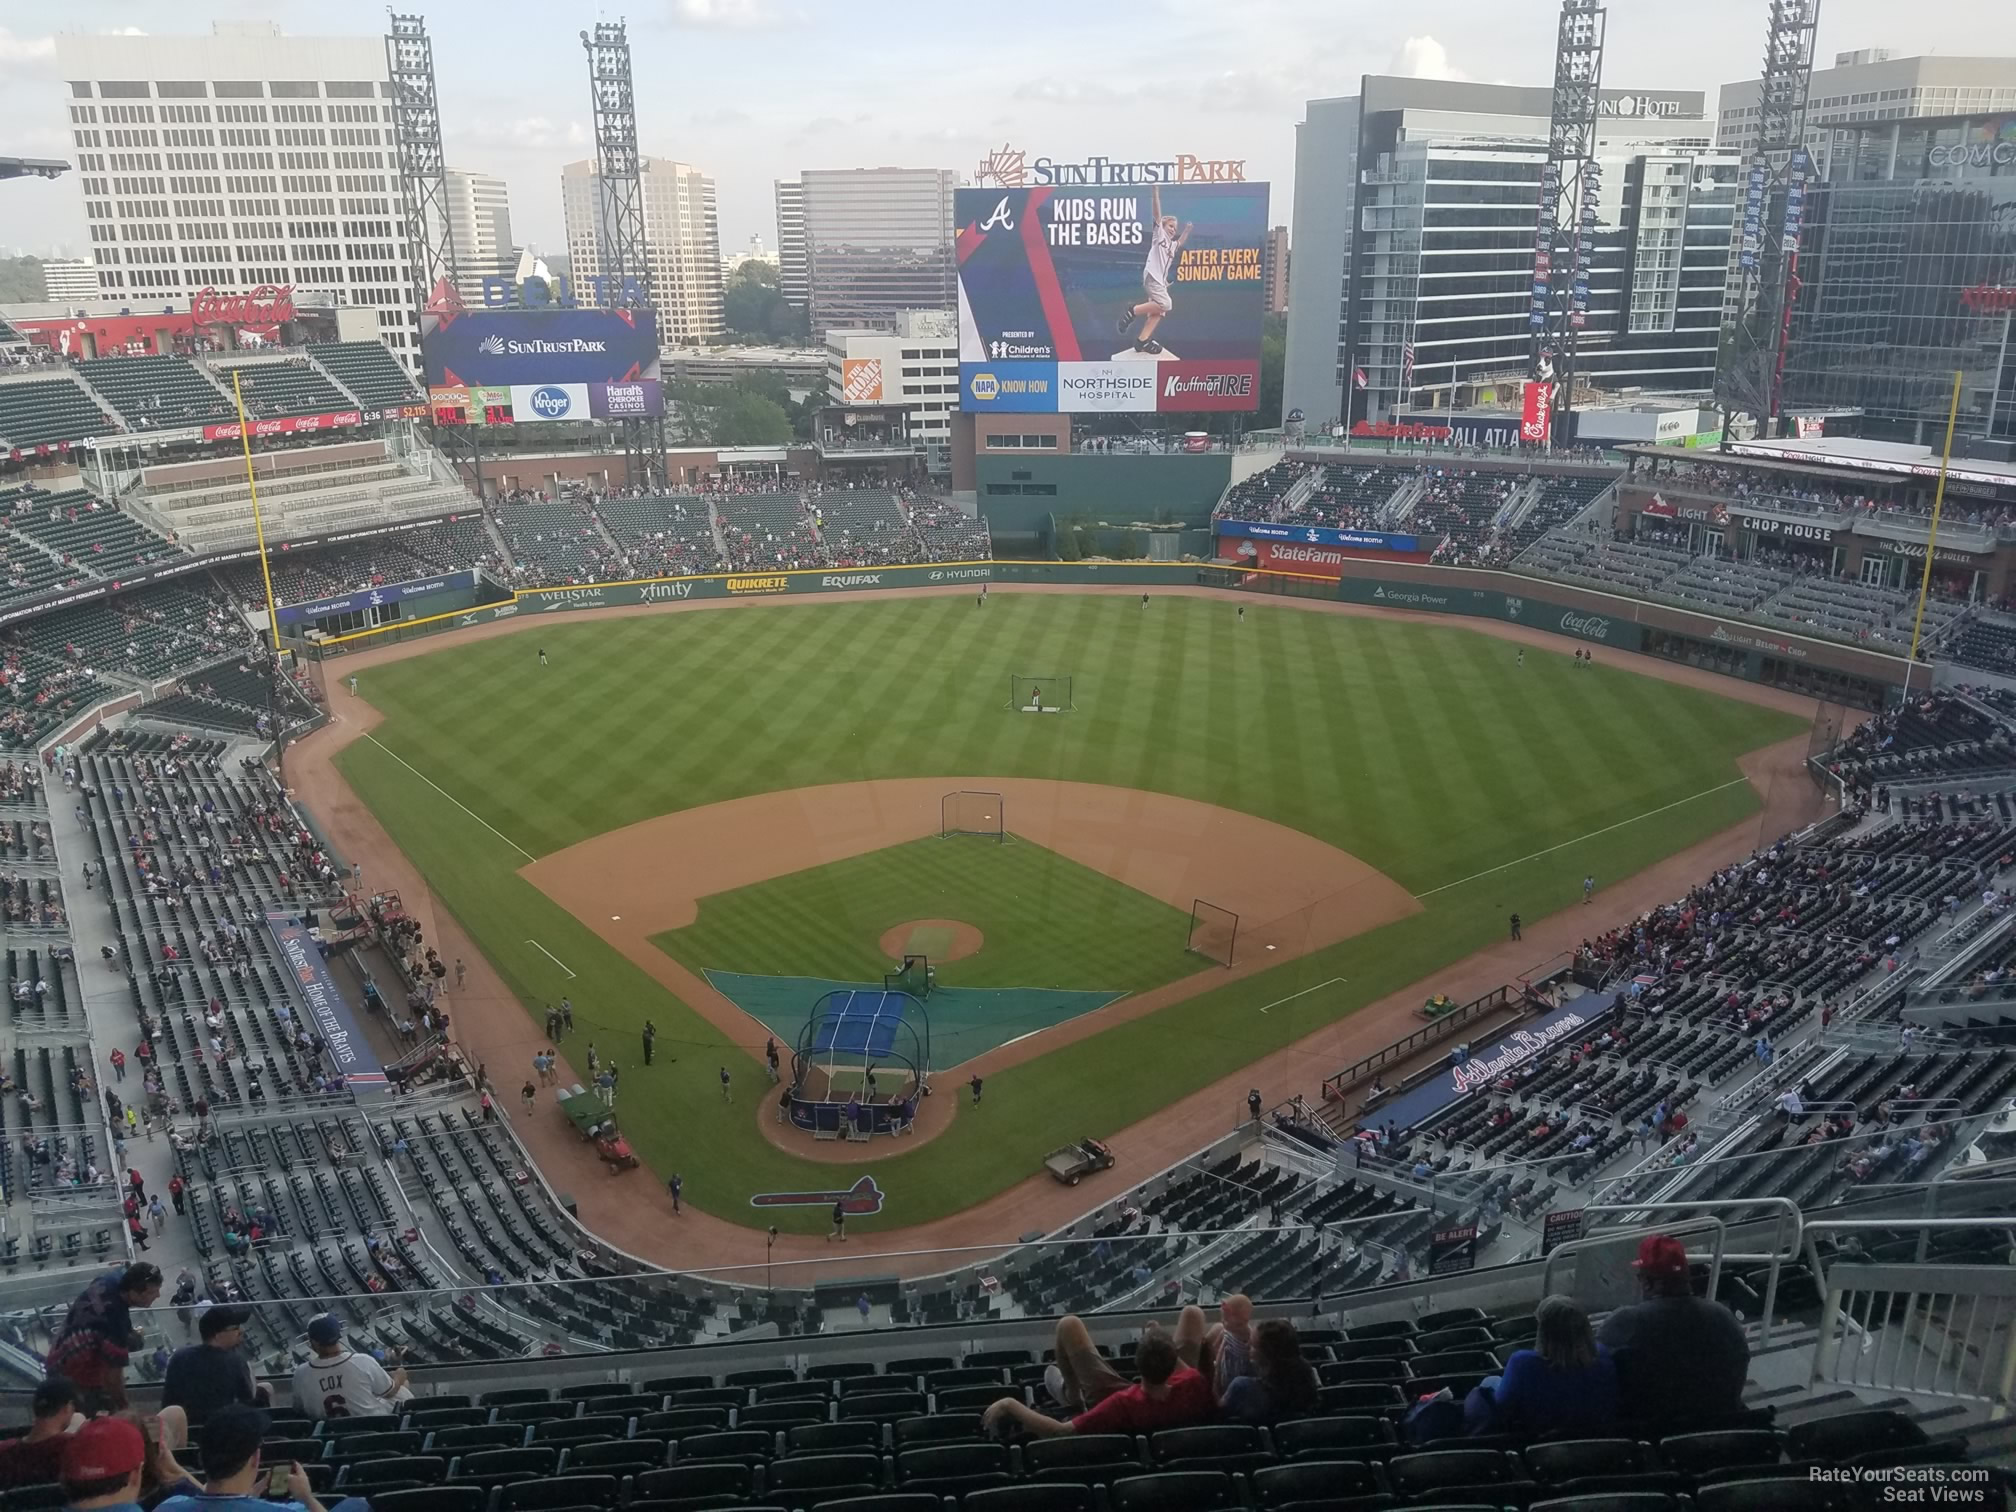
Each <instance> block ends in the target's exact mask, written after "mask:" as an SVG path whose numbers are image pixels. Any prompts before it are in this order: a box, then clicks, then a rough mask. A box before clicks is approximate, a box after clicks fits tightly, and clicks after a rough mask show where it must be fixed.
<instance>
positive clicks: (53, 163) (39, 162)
mask: <svg viewBox="0 0 2016 1512" xmlns="http://www.w3.org/2000/svg"><path fill="white" fill-rule="evenodd" d="M69 171H70V165H69V164H68V163H66V162H64V161H63V160H62V159H61V158H19V157H0V179H11V178H46V179H53V178H55V177H56V176H57V175H58V174H60V173H68V172H69Z"/></svg>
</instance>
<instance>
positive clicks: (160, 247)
mask: <svg viewBox="0 0 2016 1512" xmlns="http://www.w3.org/2000/svg"><path fill="white" fill-rule="evenodd" d="M56 66H57V71H58V74H59V76H60V77H61V78H62V79H63V81H64V85H65V88H66V89H67V90H68V92H69V96H70V107H69V108H70V134H71V138H72V140H73V141H74V143H75V145H76V157H77V171H76V173H74V174H73V175H72V176H71V179H70V181H71V182H72V183H74V184H76V185H77V187H78V190H79V192H80V193H81V194H82V195H83V197H84V216H85V220H86V222H87V223H88V224H89V227H90V238H91V241H92V244H93V246H92V260H93V261H94V262H95V263H96V264H97V268H98V281H99V290H100V292H101V293H102V294H104V295H105V296H106V297H108V298H129V297H130V298H132V299H133V300H135V301H136V302H137V301H140V300H143V299H144V300H149V301H152V300H160V301H163V302H172V303H181V302H184V301H186V300H188V299H189V297H190V296H191V295H192V294H195V293H196V292H198V291H200V290H202V289H205V288H214V289H216V290H218V291H219V292H220V293H249V292H251V291H252V290H253V289H255V288H256V287H258V286H259V285H260V284H277V285H281V286H283V287H287V288H290V289H292V290H293V293H294V298H295V301H296V303H297V304H298V303H302V302H304V296H306V299H307V300H314V299H318V298H319V299H323V300H326V301H328V302H330V303H332V304H337V305H366V306H373V307H375V308H376V309H377V312H378V334H379V336H380V338H381V339H382V340H383V341H384V342H385V343H386V345H388V346H389V347H391V348H392V350H393V351H394V352H395V353H397V354H398V355H399V356H400V357H401V358H402V359H403V360H405V361H406V362H407V363H408V365H409V366H416V367H417V365H418V361H419V330H418V322H417V317H416V315H415V313H414V310H413V287H412V274H411V271H410V258H409V255H408V251H407V247H406V240H405V229H404V220H403V218H402V213H401V209H400V203H399V177H398V155H397V151H396V149H395V147H394V145H393V140H392V110H391V105H390V103H389V95H390V92H391V84H390V82H389V79H388V76H387V72H386V67H385V43H384V40H383V39H382V38H380V37H378V36H375V35H372V36H352V37H289V36H284V35H282V34H281V32H280V29H279V28H278V27H277V26H274V25H273V24H271V23H270V22H261V21H219V22H215V23H213V24H212V27H211V31H210V35H208V36H196V37H190V36H179V37H178V36H174V35H172V34H163V33H154V34H152V35H148V36H138V35H135V36H110V35H94V34H89V33H84V32H59V33H57V37H56Z"/></svg>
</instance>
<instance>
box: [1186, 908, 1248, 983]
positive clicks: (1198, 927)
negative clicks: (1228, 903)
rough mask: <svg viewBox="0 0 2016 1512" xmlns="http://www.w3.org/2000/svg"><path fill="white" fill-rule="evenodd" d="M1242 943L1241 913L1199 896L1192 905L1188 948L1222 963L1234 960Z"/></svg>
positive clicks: (1221, 964) (1226, 964)
mask: <svg viewBox="0 0 2016 1512" xmlns="http://www.w3.org/2000/svg"><path fill="white" fill-rule="evenodd" d="M1238 944H1239V915H1237V914H1236V913H1234V912H1232V910H1231V909H1229V908H1220V907H1219V906H1218V905H1217V904H1216V903H1206V902H1205V901H1204V900H1203V899H1202V898H1198V899H1196V900H1195V901H1193V902H1192V903H1191V905H1190V938H1189V940H1188V942H1187V943H1186V946H1185V948H1186V949H1189V950H1193V951H1195V952H1196V953H1197V954H1198V955H1201V956H1203V957H1205V958H1206V959H1207V960H1212V961H1216V962H1217V963H1218V964H1219V965H1220V966H1230V965H1231V964H1232V954H1233V951H1234V950H1235V948H1236V947H1237V946H1238Z"/></svg>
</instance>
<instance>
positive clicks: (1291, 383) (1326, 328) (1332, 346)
mask: <svg viewBox="0 0 2016 1512" xmlns="http://www.w3.org/2000/svg"><path fill="white" fill-rule="evenodd" d="M1304 113H1305V115H1306V116H1307V119H1306V120H1304V121H1302V122H1301V123H1300V124H1298V125H1297V126H1296V128H1295V207H1294V210H1293V212H1292V214H1293V226H1292V234H1293V236H1294V246H1295V262H1296V270H1295V273H1296V276H1295V277H1293V278H1291V279H1290V280H1289V281H1288V352H1287V356H1286V358H1285V360H1284V362H1283V365H1282V374H1281V414H1282V416H1283V417H1284V418H1285V417H1287V416H1289V415H1292V414H1294V413H1295V412H1296V411H1298V410H1299V411H1301V413H1302V415H1303V417H1304V419H1305V420H1306V421H1307V422H1308V423H1309V424H1311V425H1322V424H1326V423H1329V422H1332V421H1335V420H1337V419H1338V418H1340V417H1341V416H1342V415H1343V414H1344V384H1343V381H1342V379H1341V378H1340V376H1339V374H1338V368H1337V338H1338V333H1339V331H1340V329H1341V324H1340V323H1341V321H1342V319H1343V306H1344V283H1345V278H1344V268H1345V264H1346V263H1347V262H1349V261H1350V257H1351V234H1352V225H1353V221H1354V219H1355V217H1356V214H1357V194H1358V97H1357V96H1356V95H1350V96H1346V97H1344V98H1342V99H1334V100H1311V101H1310V102H1309V104H1308V106H1307V108H1306V110H1305V112H1304Z"/></svg>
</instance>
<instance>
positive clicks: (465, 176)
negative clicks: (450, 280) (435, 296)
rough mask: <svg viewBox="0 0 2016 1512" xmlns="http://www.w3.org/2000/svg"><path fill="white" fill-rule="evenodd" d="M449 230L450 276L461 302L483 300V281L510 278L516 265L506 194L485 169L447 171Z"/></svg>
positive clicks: (498, 181)
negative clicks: (451, 240)
mask: <svg viewBox="0 0 2016 1512" xmlns="http://www.w3.org/2000/svg"><path fill="white" fill-rule="evenodd" d="M447 197H448V230H449V234H450V235H451V236H453V237H454V239H455V278H456V284H457V286H458V288H459V290H460V292H461V295H462V300H463V303H465V304H472V305H474V304H481V303H482V302H483V280H484V279H486V278H509V277H510V276H511V275H512V273H513V272H515V271H516V270H517V267H518V248H517V246H516V245H515V244H514V243H513V242H512V240H511V195H510V192H509V191H508V190H506V189H505V187H504V180H502V179H501V178H496V177H493V176H492V175H490V174H487V173H467V172H464V171H463V170H461V169H459V168H450V169H449V170H448V182H447Z"/></svg>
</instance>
